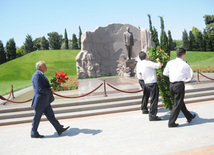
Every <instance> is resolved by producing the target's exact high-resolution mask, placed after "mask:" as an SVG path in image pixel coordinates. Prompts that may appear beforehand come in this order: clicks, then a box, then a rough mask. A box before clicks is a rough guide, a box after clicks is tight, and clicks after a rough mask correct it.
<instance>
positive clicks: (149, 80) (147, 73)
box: [137, 52, 162, 121]
mask: <svg viewBox="0 0 214 155" xmlns="http://www.w3.org/2000/svg"><path fill="white" fill-rule="evenodd" d="M139 58H140V60H139V61H138V64H137V74H138V75H137V76H138V78H139V80H143V81H144V89H143V91H144V92H143V99H142V106H141V110H142V111H143V113H144V114H145V113H148V109H147V104H148V100H149V97H150V98H151V104H150V109H149V120H150V121H159V120H161V118H159V117H158V116H156V115H157V111H158V110H157V105H158V98H159V89H158V85H157V76H156V72H155V69H159V68H161V67H162V65H161V63H160V62H159V59H157V63H154V62H152V61H149V60H147V54H146V53H145V52H140V53H139Z"/></svg>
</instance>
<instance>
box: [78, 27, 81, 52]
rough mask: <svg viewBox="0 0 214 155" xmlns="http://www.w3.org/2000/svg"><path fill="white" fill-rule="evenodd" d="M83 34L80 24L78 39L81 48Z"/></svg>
mask: <svg viewBox="0 0 214 155" xmlns="http://www.w3.org/2000/svg"><path fill="white" fill-rule="evenodd" d="M81 36H82V30H81V28H80V26H79V40H78V48H79V49H81Z"/></svg>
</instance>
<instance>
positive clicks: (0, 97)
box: [0, 95, 32, 103]
mask: <svg viewBox="0 0 214 155" xmlns="http://www.w3.org/2000/svg"><path fill="white" fill-rule="evenodd" d="M0 99H2V100H6V101H8V102H12V103H25V102H29V101H31V100H32V99H29V100H27V101H22V102H18V101H11V100H8V99H6V98H4V97H3V96H1V95H0Z"/></svg>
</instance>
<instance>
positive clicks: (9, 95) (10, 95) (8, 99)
mask: <svg viewBox="0 0 214 155" xmlns="http://www.w3.org/2000/svg"><path fill="white" fill-rule="evenodd" d="M12 92H13V89H12V88H11V90H10V95H9V97H8V98H7V99H8V100H9V98H10V97H11V95H12Z"/></svg>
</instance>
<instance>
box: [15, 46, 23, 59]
mask: <svg viewBox="0 0 214 155" xmlns="http://www.w3.org/2000/svg"><path fill="white" fill-rule="evenodd" d="M23 55H25V46H24V45H22V46H21V47H17V48H16V57H17V58H18V57H21V56H23Z"/></svg>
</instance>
